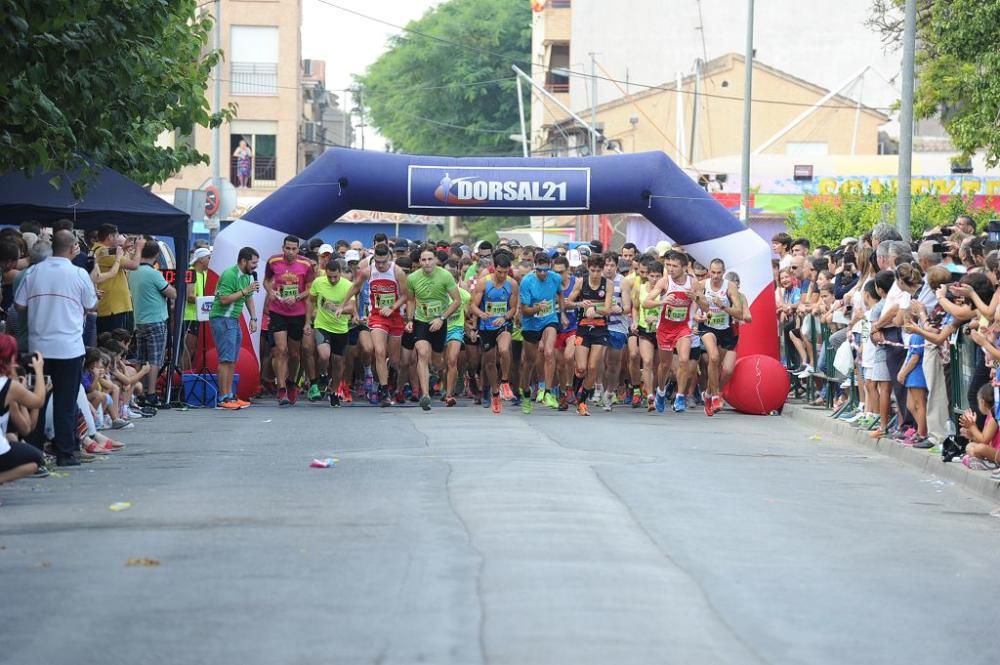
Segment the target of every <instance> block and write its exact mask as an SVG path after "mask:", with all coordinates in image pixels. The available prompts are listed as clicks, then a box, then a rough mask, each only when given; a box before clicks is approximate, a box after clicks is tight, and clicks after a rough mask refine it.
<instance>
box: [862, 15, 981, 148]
mask: <svg viewBox="0 0 1000 665" xmlns="http://www.w3.org/2000/svg"><path fill="white" fill-rule="evenodd" d="M904 4H905V0H872V15H871V17H870V20H869V25H870V26H872V27H873V28H874V29H876V30H878V31H879V32H881V33H882V36H883V40H884V41H885V43H886V44H888V45H890V46H897V47H898V46H901V45H902V37H903V22H902V8H903V6H904ZM998 25H1000V0H917V55H916V71H917V88H916V91H915V93H914V115H915V116H916V117H917V118H931V117H938V118H940V120H941V122H942V124H943V125H944V128H945V129H946V130H947V131H948V134H949V136H950V137H951V140H952V143H954V144H955V147H956V148H958V150H960V151H961V152H962V158H963V159H968V158H969V157H970V156H971V155H972V154H974V153H975V152H977V151H979V150H983V151H984V152H985V154H986V161H987V164H988V165H989V166H991V167H992V166H996V165H997V164H998V163H1000V121H998V115H997V109H998V108H1000V30H997V26H998Z"/></svg>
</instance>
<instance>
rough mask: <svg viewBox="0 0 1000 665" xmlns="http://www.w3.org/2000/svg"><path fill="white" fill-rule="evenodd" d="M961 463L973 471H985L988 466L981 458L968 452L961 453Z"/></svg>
mask: <svg viewBox="0 0 1000 665" xmlns="http://www.w3.org/2000/svg"><path fill="white" fill-rule="evenodd" d="M962 464H963V465H964V466H965V467H967V468H969V469H972V470H973V471H986V470H987V469H988V468H989V467H987V466H986V464H985V463H984V462H983V460H981V459H979V458H978V457H973V456H972V455H969V454H965V455H962Z"/></svg>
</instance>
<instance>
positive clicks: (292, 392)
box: [287, 383, 299, 406]
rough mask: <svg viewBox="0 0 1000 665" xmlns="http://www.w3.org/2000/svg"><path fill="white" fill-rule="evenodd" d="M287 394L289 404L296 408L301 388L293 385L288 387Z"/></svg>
mask: <svg viewBox="0 0 1000 665" xmlns="http://www.w3.org/2000/svg"><path fill="white" fill-rule="evenodd" d="M287 394H288V403H289V404H290V405H292V406H295V402H297V401H298V399H299V387H298V386H297V385H295V384H294V383H293V384H292V385H290V386H288V392H287Z"/></svg>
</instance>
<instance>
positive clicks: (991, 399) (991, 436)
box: [959, 383, 1000, 471]
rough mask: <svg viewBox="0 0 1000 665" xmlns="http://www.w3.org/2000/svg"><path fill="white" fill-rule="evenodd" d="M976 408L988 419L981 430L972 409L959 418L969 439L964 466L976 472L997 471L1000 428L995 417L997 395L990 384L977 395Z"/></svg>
mask: <svg viewBox="0 0 1000 665" xmlns="http://www.w3.org/2000/svg"><path fill="white" fill-rule="evenodd" d="M976 406H977V407H978V409H979V413H981V414H982V415H983V416H985V418H986V424H985V425H983V427H982V428H981V429H980V428H979V427H978V426H977V425H976V416H975V414H974V413H973V412H972V409H969V410H967V411H966V412H965V413H963V414H962V416H961V417H960V418H959V424H961V425H962V430H961V433H962V434H963V435H965V436H966V437H968V439H969V443H968V445H966V446H965V455H964V456H963V457H962V464H964V465H965V466H967V467H969V468H970V469H973V470H976V471H983V470H987V469H996V468H997V464H998V463H1000V428H998V427H997V421H996V416H995V409H996V394H995V392H994V388H993V386H992V385H990V384H988V383H987V384H986V385H984V386H982V387H981V388H980V389H979V393H978V394H977V395H976Z"/></svg>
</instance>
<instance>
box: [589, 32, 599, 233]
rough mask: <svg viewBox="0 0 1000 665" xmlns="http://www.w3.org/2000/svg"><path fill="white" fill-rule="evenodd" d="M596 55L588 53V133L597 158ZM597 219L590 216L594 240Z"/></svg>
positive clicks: (594, 155)
mask: <svg viewBox="0 0 1000 665" xmlns="http://www.w3.org/2000/svg"><path fill="white" fill-rule="evenodd" d="M596 55H597V54H596V53H595V52H593V51H591V52H590V126H591V128H592V129H593V130H594V131H591V132H590V156H591V157H597V59H596V58H595V57H594V56H596ZM599 223H600V222H599V217H598V216H597V215H591V216H590V237H591V239H592V240H593V239H595V238H597V237H598V236H599V235H600V229H599V228H598V224H599Z"/></svg>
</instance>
